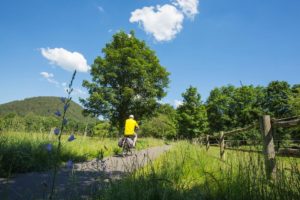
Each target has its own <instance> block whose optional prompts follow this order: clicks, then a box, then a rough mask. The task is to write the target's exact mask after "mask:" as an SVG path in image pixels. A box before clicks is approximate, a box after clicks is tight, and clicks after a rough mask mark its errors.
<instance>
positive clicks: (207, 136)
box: [206, 135, 209, 151]
mask: <svg viewBox="0 0 300 200" xmlns="http://www.w3.org/2000/svg"><path fill="white" fill-rule="evenodd" d="M208 149H209V135H206V151H208Z"/></svg>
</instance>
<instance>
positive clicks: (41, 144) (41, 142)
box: [0, 132, 164, 177]
mask: <svg viewBox="0 0 300 200" xmlns="http://www.w3.org/2000/svg"><path fill="white" fill-rule="evenodd" d="M56 137H57V136H56V135H54V134H41V133H23V132H7V133H1V134H0V177H1V176H8V175H9V174H11V173H16V172H28V171H41V170H45V169H49V168H51V167H52V165H53V162H52V161H53V160H52V158H53V151H54V149H55V148H52V151H51V152H48V151H47V150H46V145H47V144H49V143H51V144H53V147H55V146H56V145H57V138H56ZM68 137H69V136H68V135H62V140H61V141H62V143H63V144H62V152H61V162H66V161H68V160H73V161H75V162H79V161H86V160H91V159H94V158H96V157H97V156H99V154H100V152H103V153H104V156H109V155H113V154H114V153H116V152H120V149H119V147H118V146H117V142H118V139H117V138H115V139H110V138H95V137H93V138H91V137H84V136H79V135H78V136H76V135H75V137H76V139H75V140H74V141H72V142H68ZM163 144H164V141H163V140H158V139H153V138H140V139H139V140H138V142H137V150H140V149H144V148H148V147H152V146H159V145H163Z"/></svg>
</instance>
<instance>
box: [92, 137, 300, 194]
mask: <svg viewBox="0 0 300 200" xmlns="http://www.w3.org/2000/svg"><path fill="white" fill-rule="evenodd" d="M299 164H300V159H295V158H290V159H287V158H278V160H277V174H276V179H274V180H269V179H268V178H267V177H266V174H265V169H264V157H263V155H262V154H258V153H245V152H240V151H227V152H226V161H225V162H223V161H221V160H220V159H219V148H217V147H213V148H210V149H209V151H208V152H206V150H205V149H204V148H201V147H199V146H197V145H191V144H189V143H188V142H179V143H177V144H176V145H175V146H174V147H173V149H172V150H171V151H169V152H167V153H166V154H165V155H164V156H162V157H160V158H159V159H158V160H156V161H155V162H153V163H152V162H150V163H149V164H148V165H147V166H146V167H144V168H142V169H140V170H137V171H136V172H134V173H133V174H131V175H129V176H128V177H126V178H125V179H123V180H121V181H119V182H112V184H111V187H110V188H109V189H108V190H105V191H102V192H101V193H100V194H99V195H98V196H97V199H120V198H123V199H299V197H300V171H299V169H300V168H299Z"/></svg>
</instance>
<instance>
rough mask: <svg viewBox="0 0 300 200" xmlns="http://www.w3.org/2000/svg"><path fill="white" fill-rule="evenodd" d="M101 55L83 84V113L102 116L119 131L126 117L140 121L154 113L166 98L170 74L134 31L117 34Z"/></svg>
mask: <svg viewBox="0 0 300 200" xmlns="http://www.w3.org/2000/svg"><path fill="white" fill-rule="evenodd" d="M102 52H103V56H102V57H101V56H98V57H97V58H96V59H95V61H94V64H93V65H92V69H91V76H92V81H91V82H90V81H87V80H85V81H83V86H84V87H86V88H87V89H88V91H89V95H90V96H89V97H88V98H87V99H81V102H82V103H83V105H84V107H85V113H91V114H93V115H95V116H99V115H102V116H104V118H107V119H109V120H110V121H111V124H112V125H113V126H117V127H118V128H119V130H120V131H121V130H122V129H123V126H124V121H125V119H126V118H127V117H128V115H129V114H134V115H135V116H136V118H137V119H141V118H142V117H145V116H149V115H151V114H152V113H153V112H154V111H155V109H156V107H157V101H158V100H160V99H161V98H162V97H164V96H165V95H166V92H165V88H166V87H167V86H168V83H169V78H168V76H169V73H168V72H167V71H166V69H165V68H164V67H162V66H161V65H160V63H159V59H158V58H157V56H156V55H155V52H154V51H153V50H151V49H150V48H149V47H148V46H147V45H146V44H145V42H144V41H141V40H139V39H137V38H136V37H135V35H134V32H131V33H130V34H127V33H125V32H123V31H120V32H118V33H116V34H115V35H114V36H113V39H112V41H111V42H110V43H108V44H106V46H105V47H104V48H103V49H102Z"/></svg>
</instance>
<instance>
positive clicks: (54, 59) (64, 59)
mask: <svg viewBox="0 0 300 200" xmlns="http://www.w3.org/2000/svg"><path fill="white" fill-rule="evenodd" d="M41 53H42V55H43V56H44V57H45V58H46V59H48V60H49V61H50V63H51V64H53V65H57V66H59V67H61V68H63V69H65V70H67V71H74V70H77V71H78V72H87V71H88V70H89V69H90V68H91V67H90V66H89V65H88V64H87V61H86V59H85V58H84V56H83V55H82V54H81V53H78V52H70V51H67V50H65V49H63V48H54V49H50V48H47V49H45V48H41Z"/></svg>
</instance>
